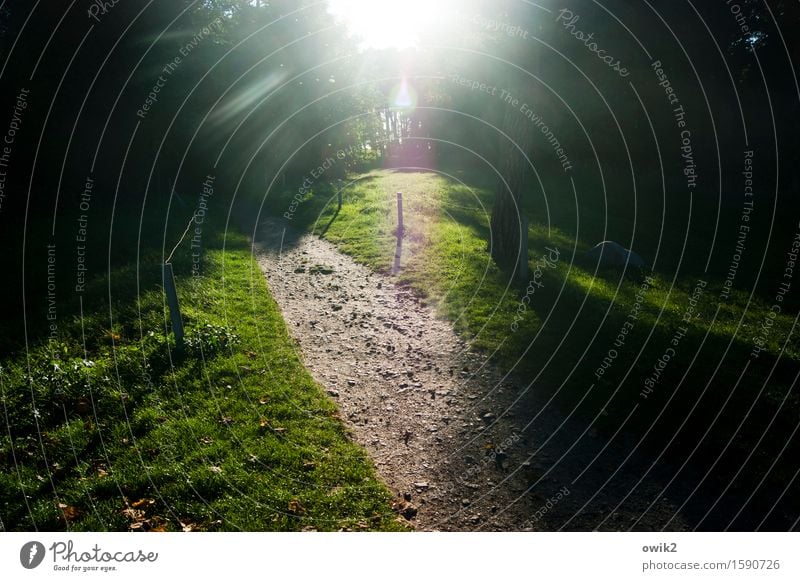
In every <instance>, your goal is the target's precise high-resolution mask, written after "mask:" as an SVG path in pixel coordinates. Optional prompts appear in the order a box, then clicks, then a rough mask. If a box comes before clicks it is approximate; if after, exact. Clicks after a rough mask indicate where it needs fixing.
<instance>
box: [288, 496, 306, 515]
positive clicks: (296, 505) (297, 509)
mask: <svg viewBox="0 0 800 581" xmlns="http://www.w3.org/2000/svg"><path fill="white" fill-rule="evenodd" d="M289 512H290V513H292V514H297V515H300V514H305V513H306V509H305V508H304V507H303V505H302V504H300V501H299V500H297V499H296V498H293V499H292V500H290V501H289Z"/></svg>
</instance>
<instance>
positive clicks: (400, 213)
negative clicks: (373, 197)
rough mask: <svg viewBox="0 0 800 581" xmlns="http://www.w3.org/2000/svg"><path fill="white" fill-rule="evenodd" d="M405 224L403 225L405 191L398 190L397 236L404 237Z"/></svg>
mask: <svg viewBox="0 0 800 581" xmlns="http://www.w3.org/2000/svg"><path fill="white" fill-rule="evenodd" d="M404 232H405V226H403V192H397V236H398V237H399V238H402V237H403V233H404Z"/></svg>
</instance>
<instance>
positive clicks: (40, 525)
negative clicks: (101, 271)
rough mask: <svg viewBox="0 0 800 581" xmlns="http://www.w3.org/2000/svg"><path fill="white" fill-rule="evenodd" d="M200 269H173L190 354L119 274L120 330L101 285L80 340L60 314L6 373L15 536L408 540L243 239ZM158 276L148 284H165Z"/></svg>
mask: <svg viewBox="0 0 800 581" xmlns="http://www.w3.org/2000/svg"><path fill="white" fill-rule="evenodd" d="M157 263H158V262H157V260H156V256H155V255H154V256H149V257H146V259H145V261H144V264H157ZM204 269H205V276H203V277H200V278H192V277H191V262H190V258H189V257H188V255H187V254H183V255H179V256H178V258H177V260H176V265H175V272H176V276H177V277H178V287H179V294H180V300H181V307H182V311H183V315H184V323H185V325H186V330H187V347H186V349H185V352H183V353H179V352H177V351H176V350H175V348H174V344H172V343H170V341H171V340H170V341H168V340H167V339H166V338H165V324H166V320H167V319H166V311H165V307H164V302H163V295H162V293H161V291H160V289H159V288H157V286H156V285H155V284H152V285H150V286H149V289H150V290H147V291H146V292H144V293H143V294H142V295H141V297H140V299H139V300H138V302H137V301H136V300H135V294H134V290H135V288H136V287H135V284H134V283H135V281H136V278H135V276H136V273H135V272H133V271H126V270H121V271H116V272H114V273H113V275H112V287H114V290H113V292H112V295H111V296H113V297H115V299H117V300H116V301H115V303H114V304H113V310H112V312H113V325H112V324H110V323H109V310H108V307H107V306H103V303H104V296H106V295H105V293H106V292H107V289H106V287H105V282H104V281H103V280H98V281H95V282H94V283H93V285H92V286H91V288H90V289H89V290H88V291H87V296H86V298H85V299H84V304H85V305H90V304H91V305H98V307H97V308H96V309H95V310H94V311H91V310H90V309H88V308H86V310H85V312H84V319H83V322H82V324H83V333H82V329H81V320H80V319H79V318H77V317H74V318H73V319H72V321H71V322H70V323H69V324H64V323H63V319H64V316H63V315H62V325H61V329H60V335H59V342H58V343H57V344H50V345H48V344H42V345H39V346H37V347H34V348H33V349H32V350H31V351H30V353H29V359H26V356H25V354H24V353H20V354H18V355H17V356H14V357H10V358H9V359H8V360H6V361H3V362H2V369H1V370H0V388H2V393H0V397H2V404H3V405H2V409H1V410H0V411H1V412H2V413H4V414H5V418H4V421H3V423H4V425H5V424H7V425H8V432H7V433H3V434H0V463H1V464H2V466H3V470H2V471H0V518H2V522H3V525H4V527H5V529H6V530H33V529H34V528H36V529H38V530H64V529H69V530H127V529H133V530H178V531H180V530H182V529H184V528H185V529H190V530H208V531H214V530H254V531H255V530H278V531H292V530H301V529H304V528H314V529H317V530H339V529H354V530H402V528H403V527H402V525H401V524H399V522H398V521H397V520H396V516H395V515H394V514H393V513H392V511H391V508H390V501H391V496H390V493H389V491H388V489H387V488H386V487H385V486H384V485H383V484H382V483H381V482H380V481H379V480H378V478H377V476H376V473H375V470H374V467H373V465H372V463H371V461H370V460H369V459H368V457H367V455H366V454H365V452H364V451H363V450H362V449H361V448H360V447H359V446H357V445H356V444H354V443H353V442H352V441H351V439H350V436H349V434H348V432H347V431H346V429H345V427H344V426H343V423H342V422H341V420H340V418H339V416H338V412H337V408H336V406H335V405H334V404H333V403H332V402H331V401H330V400H329V398H328V397H327V396H326V395H325V394H324V392H323V391H322V390H321V388H320V387H319V386H318V385H317V384H316V383H315V382H314V381H313V380H312V378H311V377H310V376H309V374H308V373H307V371H306V370H305V368H304V367H303V364H302V362H301V361H300V360H299V359H298V354H297V350H296V346H295V345H294V344H293V342H292V341H291V340H290V338H289V336H288V334H287V331H286V328H285V324H284V322H283V320H282V318H281V316H280V313H279V311H278V309H277V307H276V304H275V303H274V301H273V300H272V298H271V297H270V295H269V293H268V290H267V287H266V284H265V282H264V278H263V276H262V275H261V273H260V271H259V269H258V266H257V265H256V264H255V262H254V260H253V259H252V257H251V254H250V247H249V245H248V244H247V242H246V240H245V238H244V237H242V236H240V235H236V234H229V235H228V236H227V238H226V240H225V247H224V250H223V248H222V241H221V240H218V241H216V243H215V244H211V245H210V246H209V249H208V250H207V252H206V255H205V262H204ZM150 270H152V272H151V271H150ZM150 270H147V269H145V271H143V272H141V273H140V277H141V278H140V282H141V281H150V282H154V281H157V280H158V269H157V268H156V269H155V270H153V269H150ZM145 287H146V288H147V285H146V284H145ZM82 335H85V338H86V350H87V352H86V354H84V351H83V340H82ZM28 369H30V370H31V371H30V372H29V371H28Z"/></svg>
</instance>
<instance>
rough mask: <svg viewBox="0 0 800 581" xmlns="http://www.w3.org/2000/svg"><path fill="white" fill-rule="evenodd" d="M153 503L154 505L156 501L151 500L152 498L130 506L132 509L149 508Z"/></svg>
mask: <svg viewBox="0 0 800 581" xmlns="http://www.w3.org/2000/svg"><path fill="white" fill-rule="evenodd" d="M155 503H156V501H155V500H153V499H152V498H142V499H140V500H137V501H136V502H134V503H132V504H131V506H132V507H133V508H146V507H149V506H153V505H154V504H155Z"/></svg>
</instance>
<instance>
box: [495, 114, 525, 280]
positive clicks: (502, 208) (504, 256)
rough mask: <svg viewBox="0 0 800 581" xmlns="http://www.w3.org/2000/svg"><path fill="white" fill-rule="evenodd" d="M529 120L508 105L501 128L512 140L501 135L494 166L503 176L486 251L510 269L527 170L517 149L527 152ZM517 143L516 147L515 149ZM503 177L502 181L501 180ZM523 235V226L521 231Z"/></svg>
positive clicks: (516, 247) (517, 241)
mask: <svg viewBox="0 0 800 581" xmlns="http://www.w3.org/2000/svg"><path fill="white" fill-rule="evenodd" d="M530 126H531V124H530V122H529V121H528V120H527V119H526V118H525V117H524V116H523V115H522V114H521V113H520V112H519V110H517V109H516V108H514V107H510V106H508V107H507V108H506V111H505V114H504V116H503V123H502V126H501V127H502V130H503V132H504V133H505V134H506V135H507V136H508V138H510V139H511V140H513V141H514V143H516V146H515V145H514V143H511V142H510V141H509V140H508V139H507V138H505V137H501V139H502V143H501V144H500V147H499V150H500V151H501V152H502V153H501V156H502V157H501V158H500V159H499V160H498V163H497V168H498V170H499V171H500V175H501V176H502V178H503V179H501V180H499V183H498V185H497V193H496V195H495V202H494V207H493V208H492V220H491V233H490V240H489V251H490V252H491V255H492V259H494V261H495V263H496V264H497V265H498V266H500V267H501V268H503V269H508V270H513V269H514V268H515V267H516V266H517V262H518V256H519V252H520V234H521V232H522V228H523V226H522V223H523V221H522V219H521V218H522V217H521V213H522V212H523V205H522V202H523V199H522V192H523V188H524V186H525V184H526V181H527V180H526V178H527V176H528V174H529V172H530V167H529V165H528V160H527V159H525V156H524V155H523V154H522V152H520V150H519V149H521V150H522V151H523V152H525V155H527V156H528V158H530V156H531V141H532V139H531V134H532V132H531V128H530ZM517 146H519V149H517ZM504 180H505V181H504ZM524 235H525V236H527V228H526V232H525V233H524Z"/></svg>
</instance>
